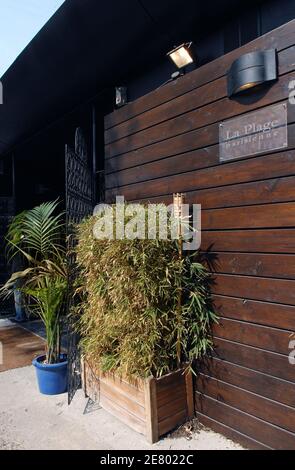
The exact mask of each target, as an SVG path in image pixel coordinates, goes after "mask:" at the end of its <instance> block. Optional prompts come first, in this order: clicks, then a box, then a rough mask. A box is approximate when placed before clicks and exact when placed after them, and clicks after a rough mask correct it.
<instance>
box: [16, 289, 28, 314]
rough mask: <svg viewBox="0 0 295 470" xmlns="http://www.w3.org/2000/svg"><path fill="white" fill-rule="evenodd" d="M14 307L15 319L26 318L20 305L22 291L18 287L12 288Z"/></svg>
mask: <svg viewBox="0 0 295 470" xmlns="http://www.w3.org/2000/svg"><path fill="white" fill-rule="evenodd" d="M14 307H15V319H16V320H17V321H23V320H26V318H27V317H26V312H25V310H24V307H23V305H22V292H21V291H20V290H18V289H14Z"/></svg>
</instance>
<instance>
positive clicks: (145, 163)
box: [105, 124, 295, 187]
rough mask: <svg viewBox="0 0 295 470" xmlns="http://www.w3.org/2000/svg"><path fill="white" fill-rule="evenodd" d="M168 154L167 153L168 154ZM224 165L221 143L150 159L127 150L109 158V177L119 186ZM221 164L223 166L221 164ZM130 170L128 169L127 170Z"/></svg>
mask: <svg viewBox="0 0 295 470" xmlns="http://www.w3.org/2000/svg"><path fill="white" fill-rule="evenodd" d="M294 148H295V124H289V125H288V147H287V148H286V149H285V151H286V150H292V149H294ZM281 151H282V149H278V150H273V151H268V152H264V153H265V154H267V153H268V154H270V153H277V152H281ZM164 157H165V156H164ZM251 158H257V155H255V154H254V155H248V156H247V157H245V156H244V157H241V158H240V159H236V160H235V161H239V160H244V159H247V160H249V159H251ZM230 163H232V161H230V160H229V161H227V162H223V163H222V164H221V165H222V166H224V165H227V164H230ZM216 165H220V162H219V145H218V144H216V143H215V144H213V145H210V146H205V147H203V148H198V149H195V150H192V151H187V152H185V153H178V154H177V155H174V156H173V155H172V156H168V158H162V155H160V157H159V156H158V155H157V153H155V154H153V153H150V155H149V158H146V156H144V155H143V154H141V153H137V154H134V153H127V154H124V155H120V158H116V157H114V158H109V159H106V160H105V169H106V179H107V186H108V187H116V186H119V185H127V184H131V183H133V182H135V181H136V182H139V181H147V180H149V179H155V178H159V177H164V176H170V175H175V174H180V173H185V172H187V171H193V170H198V169H201V168H209V167H211V166H216ZM221 165H220V166H221ZM123 170H128V171H123ZM113 172H120V174H119V175H114V176H112V177H111V175H109V173H113Z"/></svg>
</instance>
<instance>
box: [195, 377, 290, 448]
mask: <svg viewBox="0 0 295 470" xmlns="http://www.w3.org/2000/svg"><path fill="white" fill-rule="evenodd" d="M196 390H197V392H199V393H201V394H206V395H208V396H210V397H211V398H214V399H215V400H218V401H221V402H222V403H225V404H227V405H230V406H232V407H234V408H237V409H238V410H241V411H245V412H248V413H249V414H252V415H254V416H256V417H258V418H260V419H263V420H264V421H267V422H268V423H272V424H274V425H276V426H279V427H281V428H283V429H286V430H288V431H290V432H291V433H294V432H295V408H292V407H290V406H286V405H283V404H281V403H278V402H276V401H273V400H269V399H268V398H264V397H262V396H260V395H257V394H256V393H252V392H248V391H246V390H243V389H242V388H240V387H237V386H235V385H230V384H227V383H225V382H224V381H221V380H216V379H215V378H212V377H209V376H204V375H202V374H201V375H200V376H199V378H198V380H197V383H196ZM294 439H295V434H294Z"/></svg>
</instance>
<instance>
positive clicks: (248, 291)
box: [212, 274, 295, 305]
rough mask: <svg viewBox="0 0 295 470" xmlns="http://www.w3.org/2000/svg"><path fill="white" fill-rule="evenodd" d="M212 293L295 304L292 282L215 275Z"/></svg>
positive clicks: (294, 289)
mask: <svg viewBox="0 0 295 470" xmlns="http://www.w3.org/2000/svg"><path fill="white" fill-rule="evenodd" d="M212 292H213V293H214V294H221V295H228V296H233V297H236V296H237V293H238V295H239V297H240V298H246V299H252V300H263V301H267V302H278V303H282V304H286V305H294V304H295V281H293V280H286V279H270V278H262V277H260V278H255V277H249V276H234V275H233V276H231V275H228V274H215V275H214V284H213V285H212Z"/></svg>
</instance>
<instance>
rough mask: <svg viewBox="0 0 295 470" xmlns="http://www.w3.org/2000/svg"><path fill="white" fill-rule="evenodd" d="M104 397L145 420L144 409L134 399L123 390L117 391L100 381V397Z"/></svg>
mask: <svg viewBox="0 0 295 470" xmlns="http://www.w3.org/2000/svg"><path fill="white" fill-rule="evenodd" d="M102 396H106V397H107V398H108V399H110V400H111V401H113V402H114V403H116V404H117V405H118V406H121V407H122V408H125V409H126V410H128V411H131V412H132V413H133V414H135V416H137V417H139V418H141V419H142V420H143V421H144V420H145V408H144V406H143V405H141V404H140V403H138V402H137V401H136V399H134V398H133V397H131V396H130V395H129V394H127V393H124V392H123V390H117V389H115V388H113V387H112V386H111V385H109V384H106V383H104V382H103V381H100V397H102Z"/></svg>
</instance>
